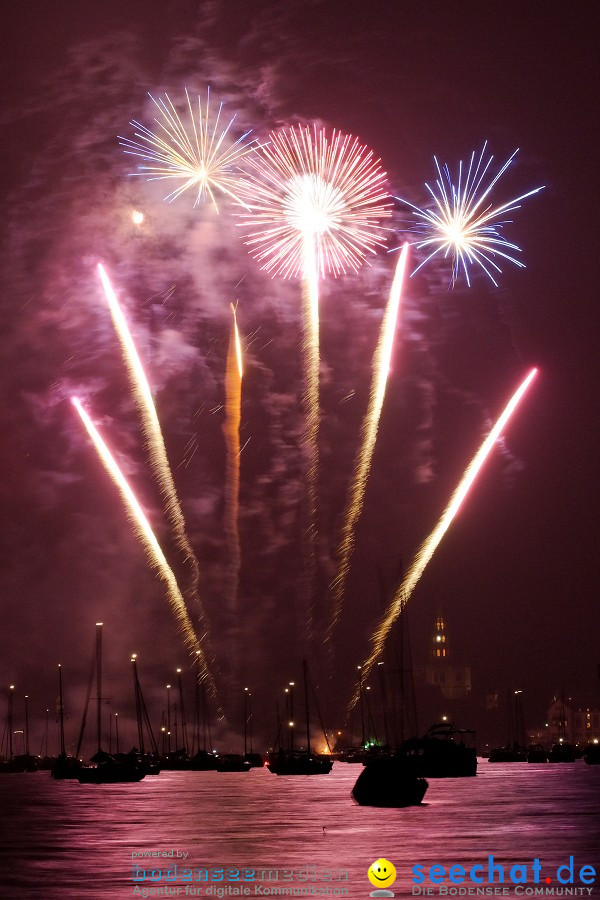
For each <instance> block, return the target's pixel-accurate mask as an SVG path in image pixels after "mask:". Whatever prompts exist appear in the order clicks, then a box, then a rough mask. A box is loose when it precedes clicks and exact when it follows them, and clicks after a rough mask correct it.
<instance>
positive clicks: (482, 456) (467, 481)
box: [349, 369, 537, 709]
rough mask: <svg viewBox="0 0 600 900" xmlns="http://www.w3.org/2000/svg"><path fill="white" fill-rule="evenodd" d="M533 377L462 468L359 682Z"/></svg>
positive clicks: (374, 643)
mask: <svg viewBox="0 0 600 900" xmlns="http://www.w3.org/2000/svg"><path fill="white" fill-rule="evenodd" d="M536 374H537V369H532V370H531V372H530V373H529V374H528V376H527V378H525V380H524V381H523V382H522V384H521V385H520V387H519V388H518V389H517V390H516V391H515V393H514V394H513V396H512V397H511V399H510V400H509V402H508V404H507V405H506V407H505V409H504V411H503V413H502V415H501V416H500V418H499V419H498V420H497V421H496V424H495V425H494V427H493V428H492V430H491V431H490V433H489V434H488V436H487V437H486V439H485V440H484V442H483V443H482V445H481V447H480V448H479V450H478V451H477V453H476V454H475V456H474V457H473V459H472V460H471V462H470V463H469V465H468V466H467V468H466V469H465V472H464V475H463V477H462V478H461V480H460V482H459V484H458V487H457V488H456V490H455V491H454V493H453V494H452V496H451V498H450V501H449V503H448V505H447V506H446V509H445V510H444V512H443V513H442V515H441V517H440V519H439V521H438V523H437V525H436V526H435V528H434V529H433V531H432V532H431V534H430V535H429V536H428V537H427V538H426V540H425V541H424V542H423V543H422V544H421V546H420V548H419V550H418V552H417V554H416V556H415V558H414V560H413V562H412V564H411V567H410V569H409V570H408V572H407V573H406V575H405V576H404V579H403V581H402V583H401V585H400V587H399V588H398V590H397V591H396V595H395V597H394V599H393V600H392V602H391V603H390V605H389V607H388V609H387V611H386V613H385V615H384V617H383V619H382V621H381V623H380V624H379V626H378V627H377V629H376V630H375V633H374V634H373V637H372V639H371V653H370V654H369V656H368V657H367V659H366V660H365V662H364V663H363V666H362V679H363V681H364V679H365V678H367V677H368V675H369V672H370V671H371V669H372V667H373V665H374V664H375V662H376V661H377V659H378V657H379V656H381V653H382V651H383V646H384V644H385V641H386V638H387V636H388V634H389V632H390V629H391V627H392V625H393V624H394V622H395V621H396V619H397V618H398V616H399V615H400V613H401V612H402V609H403V608H404V606H405V605H406V603H407V602H408V599H409V597H410V595H411V594H412V592H413V591H414V589H415V587H416V585H417V583H418V581H419V579H420V577H421V575H422V574H423V572H424V570H425V567H426V566H427V563H428V562H429V560H430V559H431V557H432V556H433V554H434V553H435V551H436V548H437V547H438V545H439V543H440V541H441V540H442V538H443V537H444V535H445V534H446V532H447V531H448V528H449V527H450V525H451V524H452V520H453V519H454V516H455V515H456V513H457V512H458V510H459V508H460V505H461V503H462V502H463V500H464V499H465V497H466V496H467V494H468V492H469V490H470V488H471V486H472V484H473V482H474V481H475V479H476V478H477V475H478V473H479V471H480V469H481V467H482V466H483V464H484V462H485V461H486V459H487V457H488V455H489V453H490V451H491V450H492V448H493V447H494V445H495V443H496V441H497V440H498V438H499V437H500V435H501V434H502V432H503V430H504V428H505V427H506V424H507V423H508V420H509V419H510V417H511V416H512V414H513V412H514V411H515V409H516V408H517V406H518V404H519V402H520V400H521V399H522V397H523V395H524V394H525V392H526V391H527V389H528V387H529V385H530V384H531V382H532V381H533V379H534V378H535V376H536ZM358 699H359V696H358V692H357V693H355V694H354V696H353V698H352V700H351V701H350V707H349V709H352V708H353V707H354V706H355V705H356V703H357V702H358Z"/></svg>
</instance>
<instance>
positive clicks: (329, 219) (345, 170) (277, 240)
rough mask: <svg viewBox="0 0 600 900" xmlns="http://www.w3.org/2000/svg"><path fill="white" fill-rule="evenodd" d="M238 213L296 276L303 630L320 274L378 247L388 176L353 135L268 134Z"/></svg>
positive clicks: (256, 243)
mask: <svg viewBox="0 0 600 900" xmlns="http://www.w3.org/2000/svg"><path fill="white" fill-rule="evenodd" d="M247 167H248V169H249V173H248V175H247V176H246V177H245V178H244V180H243V185H242V191H243V194H244V197H245V199H246V200H247V204H248V207H249V208H250V211H249V212H247V213H246V212H243V213H239V217H240V219H241V220H242V221H241V222H240V225H241V227H242V228H243V229H244V230H245V232H246V244H247V245H248V247H249V248H250V253H251V254H252V255H253V256H254V257H255V258H256V259H258V260H259V262H260V263H261V265H262V268H263V269H264V270H265V271H267V272H271V273H272V274H273V275H282V276H283V277H284V278H291V277H299V278H301V279H302V296H303V331H304V335H303V352H304V368H305V395H304V398H305V405H306V409H307V424H306V434H305V445H306V447H307V451H308V452H307V456H308V471H307V499H308V519H309V521H308V527H307V530H306V536H307V540H306V543H307V549H308V565H307V582H308V584H309V585H310V586H309V595H310V598H311V599H310V601H309V608H308V632H309V637H311V636H312V597H313V594H314V581H315V573H316V542H317V494H318V491H317V484H318V468H319V453H318V432H319V367H320V359H319V278H320V277H323V276H325V274H327V273H330V274H333V275H336V276H337V275H341V274H344V273H346V272H348V271H357V270H358V269H359V268H360V266H361V265H362V264H363V262H364V261H365V260H366V258H367V256H368V255H369V254H372V253H375V252H376V251H377V249H378V248H379V247H382V246H384V243H385V242H384V235H385V231H386V229H385V228H384V227H383V226H382V225H381V224H380V222H381V219H383V218H386V217H389V216H390V215H391V209H390V197H389V194H388V192H387V189H386V186H385V185H386V174H385V172H384V171H383V170H382V169H381V166H380V163H379V160H376V159H374V157H373V153H372V151H370V150H368V149H367V148H366V147H364V146H362V145H361V144H359V142H358V139H357V138H353V137H352V136H351V135H343V134H342V133H341V132H339V131H333V132H332V133H331V135H330V136H329V135H327V133H326V131H325V130H324V129H320V130H317V128H316V126H314V127H313V128H312V129H311V128H309V127H302V126H298V127H297V128H290V129H288V130H282V131H278V132H273V133H271V134H270V135H269V140H268V143H266V144H264V145H263V146H261V147H260V148H259V149H258V150H257V152H256V153H255V154H253V156H252V157H249V158H248V160H247Z"/></svg>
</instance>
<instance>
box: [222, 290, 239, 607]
mask: <svg viewBox="0 0 600 900" xmlns="http://www.w3.org/2000/svg"><path fill="white" fill-rule="evenodd" d="M231 312H232V313H233V322H232V326H231V336H230V338H229V349H228V352H227V368H226V370H225V425H224V431H225V440H226V444H227V488H226V493H225V533H226V535H227V541H228V544H229V556H230V580H231V584H230V591H229V605H230V611H231V612H232V613H235V612H236V606H237V594H238V585H239V576H240V566H241V550H240V535H239V522H238V519H239V494H240V421H241V405H242V377H243V366H242V346H241V341H240V334H239V331H238V326H237V317H236V311H235V307H234V305H233V303H232V304H231Z"/></svg>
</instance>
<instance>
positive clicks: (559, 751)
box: [548, 741, 575, 763]
mask: <svg viewBox="0 0 600 900" xmlns="http://www.w3.org/2000/svg"><path fill="white" fill-rule="evenodd" d="M548 762H551V763H564V762H575V747H574V746H573V744H569V743H568V742H567V741H560V742H559V743H558V744H552V747H551V748H550V752H549V753H548Z"/></svg>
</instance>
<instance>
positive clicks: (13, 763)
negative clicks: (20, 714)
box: [0, 684, 39, 775]
mask: <svg viewBox="0 0 600 900" xmlns="http://www.w3.org/2000/svg"><path fill="white" fill-rule="evenodd" d="M14 687H15V686H14V684H11V685H10V687H9V690H8V712H7V717H6V728H5V734H6V735H7V736H8V741H7V748H6V749H7V751H8V758H7V759H2V761H1V762H0V775H11V774H19V773H23V772H37V771H38V768H39V765H38V758H37V757H36V756H32V755H31V754H30V752H29V720H28V716H27V696H25V729H24V731H21V732H18V733H20V734H22V735H23V736H24V739H25V747H24V749H25V753H19V754H17V755H13V691H14Z"/></svg>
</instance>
